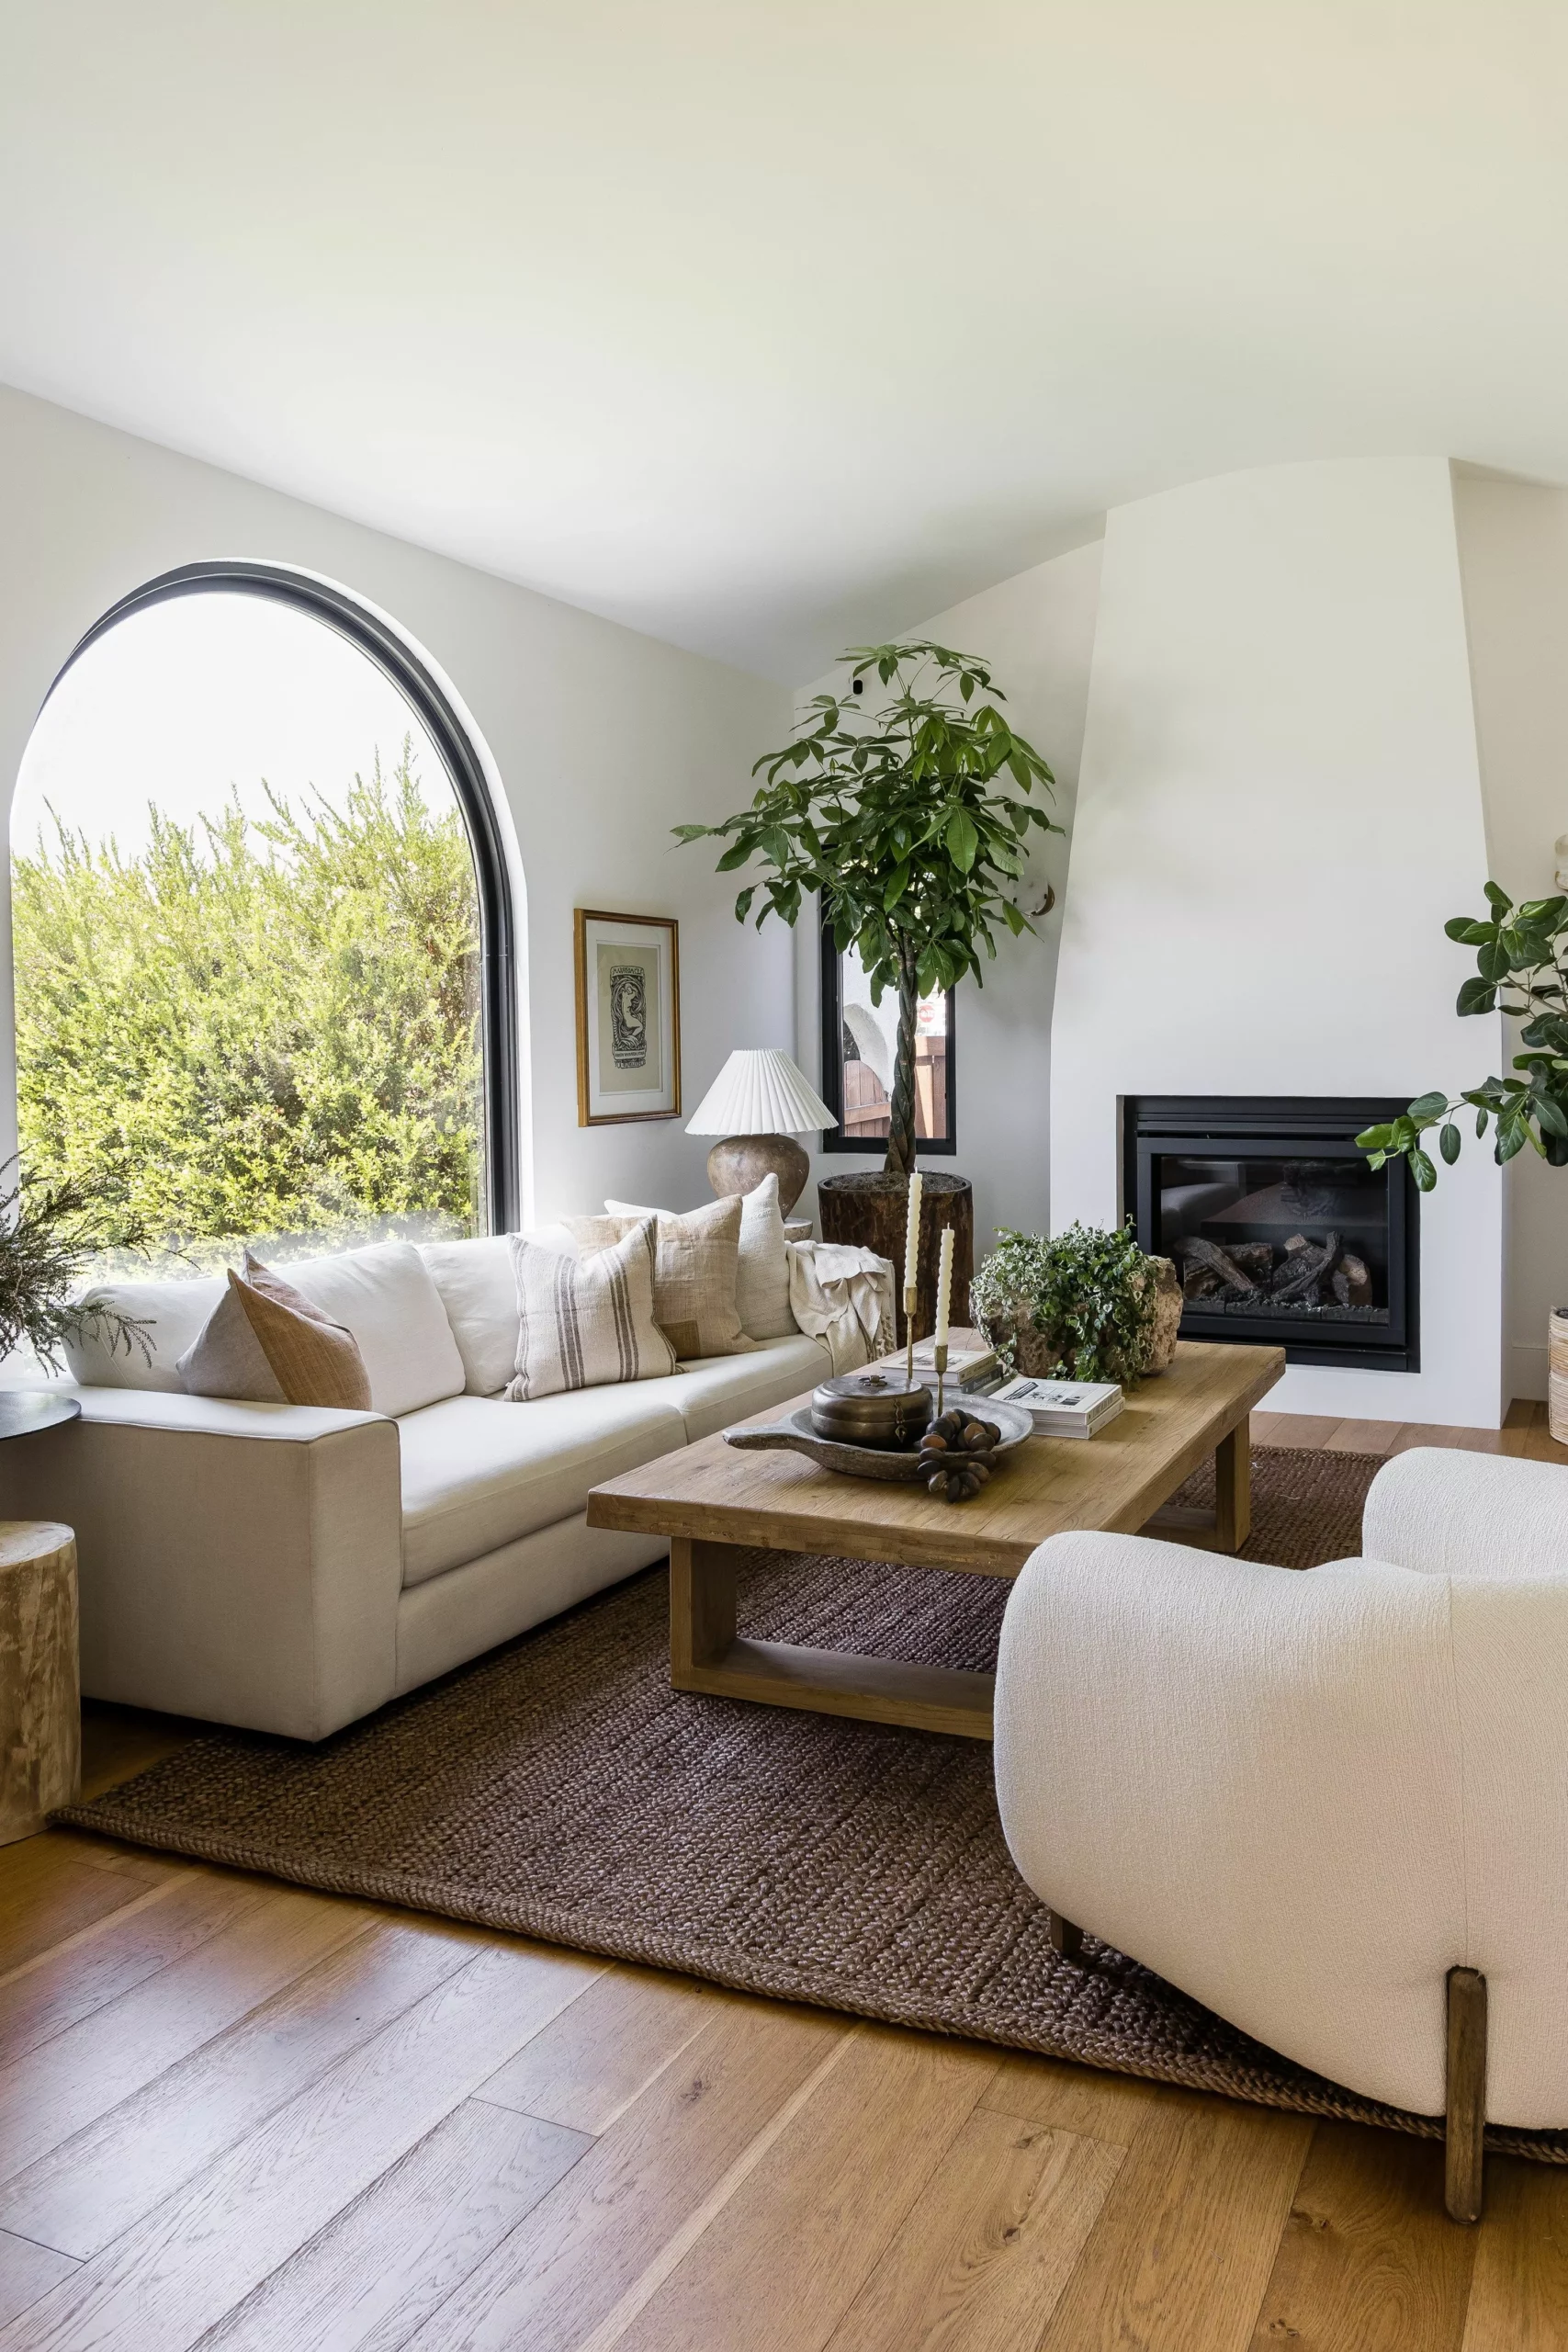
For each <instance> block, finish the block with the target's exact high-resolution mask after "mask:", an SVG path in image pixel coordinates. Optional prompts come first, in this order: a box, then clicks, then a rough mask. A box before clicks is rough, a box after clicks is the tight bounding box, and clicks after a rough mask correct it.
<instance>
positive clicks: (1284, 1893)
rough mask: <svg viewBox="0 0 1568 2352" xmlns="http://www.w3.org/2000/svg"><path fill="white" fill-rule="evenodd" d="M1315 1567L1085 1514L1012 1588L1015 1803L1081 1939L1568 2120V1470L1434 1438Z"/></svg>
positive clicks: (1394, 2063) (1449, 2113)
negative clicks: (1454, 1447) (1125, 1529)
mask: <svg viewBox="0 0 1568 2352" xmlns="http://www.w3.org/2000/svg"><path fill="white" fill-rule="evenodd" d="M1362 1542H1363V1545H1364V1556H1362V1557H1359V1558H1356V1559H1346V1560H1337V1561H1334V1562H1332V1563H1330V1564H1329V1565H1328V1566H1324V1567H1318V1568H1314V1569H1313V1570H1311V1572H1310V1573H1308V1574H1304V1575H1303V1574H1301V1573H1299V1572H1296V1571H1292V1570H1291V1569H1287V1568H1272V1567H1265V1566H1256V1565H1253V1564H1251V1563H1248V1562H1247V1561H1242V1560H1235V1559H1230V1558H1225V1557H1222V1556H1219V1555H1213V1554H1207V1553H1201V1552H1198V1551H1195V1550H1192V1549H1190V1548H1187V1547H1185V1546H1182V1545H1178V1544H1160V1543H1153V1542H1149V1541H1147V1540H1145V1538H1143V1537H1140V1536H1128V1535H1103V1534H1088V1533H1077V1534H1066V1535H1057V1536H1055V1537H1053V1538H1052V1539H1051V1541H1050V1542H1049V1543H1047V1544H1042V1545H1041V1547H1040V1548H1039V1550H1038V1551H1037V1552H1035V1553H1034V1554H1033V1555H1032V1557H1031V1559H1030V1560H1029V1561H1028V1563H1027V1564H1026V1565H1025V1566H1024V1569H1023V1571H1022V1573H1021V1576H1020V1577H1019V1578H1018V1581H1017V1583H1016V1585H1015V1586H1014V1588H1013V1591H1012V1594H1011V1597H1010V1601H1009V1605H1008V1611H1007V1617H1006V1622H1005V1623H1004V1626H1003V1631H1002V1641H1001V1655H1000V1658H999V1661H998V1676H997V1694H996V1772H997V1792H998V1802H999V1804H1000V1809H1001V1818H1002V1825H1003V1828H1004V1830H1005V1832H1006V1836H1007V1840H1008V1844H1009V1846H1010V1849H1011V1851H1012V1856H1013V1859H1014V1860H1015V1862H1016V1863H1017V1865H1018V1868H1019V1870H1020V1871H1021V1873H1022V1875H1023V1877H1024V1878H1025V1879H1026V1880H1027V1882H1028V1883H1029V1884H1030V1885H1031V1886H1032V1888H1033V1889H1034V1891H1035V1892H1036V1893H1037V1894H1039V1895H1040V1896H1041V1898H1042V1900H1043V1902H1044V1903H1046V1904H1047V1905H1049V1906H1050V1908H1051V1910H1052V1912H1053V1914H1054V1915H1055V1940H1056V1941H1057V1942H1058V1945H1059V1948H1061V1949H1064V1950H1066V1951H1073V1950H1075V1949H1076V1947H1077V1939H1078V1936H1079V1934H1080V1933H1081V1930H1082V1929H1084V1928H1088V1929H1089V1930H1090V1931H1091V1932H1092V1933H1093V1934H1094V1935H1096V1936H1098V1937H1103V1938H1104V1939H1106V1940H1107V1941H1108V1942H1110V1943H1111V1944H1114V1945H1115V1946H1117V1947H1118V1948H1119V1949H1120V1950H1122V1951H1126V1952H1128V1953H1131V1954H1133V1955H1134V1956H1135V1957H1136V1958H1137V1959H1138V1960H1140V1961H1142V1962H1145V1964H1146V1965H1147V1966H1148V1967H1150V1968H1152V1969H1154V1970H1156V1972H1157V1973H1159V1974H1160V1975H1162V1976H1164V1977H1166V1978H1168V1980H1169V1981H1170V1982H1171V1983H1172V1984H1174V1985H1179V1986H1180V1987H1181V1988H1182V1990H1183V1991H1185V1992H1187V1993H1189V1994H1190V1995H1191V1996H1192V1997H1193V1998H1194V1999H1196V2000H1199V2001H1201V2002H1203V2003H1204V2004H1205V2005H1206V2006H1207V2007H1210V2008H1213V2009H1214V2010H1216V2011H1218V2013H1219V2014H1220V2015H1221V2016H1222V2017H1224V2018H1228V2019H1230V2020H1231V2021H1232V2022H1233V2023H1234V2024H1235V2025H1237V2026H1239V2027H1241V2028H1242V2029H1243V2030H1245V2031H1247V2032H1248V2033H1250V2034H1253V2035H1255V2036H1256V2037H1257V2039H1258V2041H1263V2042H1265V2043H1267V2044H1269V2046H1270V2047H1271V2048H1273V2049H1276V2050H1279V2051H1280V2052H1284V2054H1285V2055H1287V2056H1288V2057H1291V2058H1293V2059H1295V2060H1296V2061H1297V2062H1298V2063H1299V2064H1303V2065H1304V2066H1310V2067H1313V2068H1314V2069H1315V2070H1316V2071H1318V2072H1319V2073H1321V2074H1324V2075H1327V2076H1329V2077H1330V2078H1331V2079H1332V2080H1334V2081H1336V2082H1338V2083H1342V2084H1344V2085H1345V2086H1347V2087H1348V2088H1350V2089H1352V2090H1356V2091H1359V2092H1360V2093H1362V2094H1363V2095H1364V2096H1366V2097H1369V2098H1377V2099H1382V2100H1386V2101H1388V2102H1390V2103H1391V2104H1393V2105H1394V2106H1398V2107H1404V2108H1406V2109H1414V2110H1415V2111H1416V2112H1417V2113H1420V2114H1423V2115H1439V2114H1440V2115H1444V2116H1445V2118H1446V2124H1447V2136H1448V2143H1449V2144H1448V2203H1449V2210H1450V2212H1451V2213H1453V2214H1454V2216H1455V2217H1456V2219H1461V2220H1473V2219H1474V2218H1475V2217H1476V2216H1477V2215H1478V2214H1479V2212H1480V2210H1481V2185H1482V2184H1481V2163H1482V2137H1483V2123H1484V2120H1485V2119H1486V2118H1488V2117H1489V2118H1491V2119H1492V2120H1494V2121H1496V2122H1502V2123H1506V2124H1510V2125H1513V2126H1516V2127H1521V2128H1526V2129H1550V2128H1558V2127H1562V2126H1568V1470H1562V1469H1558V1468H1555V1467H1553V1466H1551V1465H1550V1464H1543V1463H1534V1462H1522V1461H1513V1460H1506V1459H1498V1458H1496V1457H1494V1456H1490V1455H1481V1454H1471V1453H1459V1452H1448V1451H1442V1452H1439V1451H1436V1450H1430V1449H1427V1450H1419V1451H1415V1452H1411V1453H1404V1454H1401V1455H1399V1456H1396V1457H1395V1459H1394V1460H1393V1461H1392V1462H1390V1463H1389V1464H1386V1465H1385V1467H1384V1468H1383V1469H1382V1470H1381V1471H1380V1472H1379V1474H1378V1476H1377V1477H1376V1479H1375V1480H1374V1482H1373V1484H1372V1487H1371V1493H1370V1494H1369V1496H1368V1498H1367V1504H1366V1510H1365V1515H1364V1519H1363V1524H1362Z"/></svg>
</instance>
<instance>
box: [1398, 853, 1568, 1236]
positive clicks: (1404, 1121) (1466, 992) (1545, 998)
mask: <svg viewBox="0 0 1568 2352" xmlns="http://www.w3.org/2000/svg"><path fill="white" fill-rule="evenodd" d="M1486 899H1487V904H1488V907H1489V908H1490V910H1491V911H1490V913H1489V914H1487V915H1482V916H1472V915H1455V916H1453V918H1452V919H1451V920H1450V922H1447V923H1445V924H1444V926H1443V928H1444V930H1445V931H1446V932H1447V933H1448V935H1449V937H1450V939H1452V940H1456V941H1458V942H1459V943H1460V944H1461V945H1463V946H1466V947H1473V948H1474V949H1475V950H1476V959H1475V961H1476V976H1475V978H1473V979H1470V980H1466V981H1465V983H1464V986H1463V987H1462V988H1461V989H1460V992H1459V998H1458V1001H1457V1003H1456V1005H1455V1011H1456V1012H1461V1013H1466V1014H1471V1013H1485V1012H1506V1014H1507V1015H1508V1017H1509V1018H1510V1020H1514V1021H1522V1022H1523V1023H1524V1024H1525V1025H1524V1027H1523V1028H1522V1029H1521V1030H1520V1032H1519V1043H1520V1044H1521V1045H1522V1046H1524V1047H1525V1051H1524V1052H1523V1053H1522V1054H1516V1055H1515V1056H1514V1058H1513V1064H1512V1069H1513V1071H1514V1072H1515V1073H1516V1074H1515V1075H1512V1076H1509V1077H1507V1078H1486V1079H1483V1080H1482V1081H1481V1084H1480V1085H1479V1086H1472V1087H1469V1088H1467V1089H1466V1090H1465V1091H1464V1092H1463V1093H1462V1094H1456V1095H1453V1096H1450V1095H1447V1094H1443V1093H1439V1092H1433V1093H1430V1094H1421V1095H1417V1097H1416V1101H1415V1102H1414V1103H1412V1104H1411V1105H1410V1108H1409V1110H1408V1111H1406V1112H1405V1113H1404V1115H1403V1117H1401V1118H1397V1119H1393V1120H1390V1121H1389V1122H1388V1124H1387V1125H1383V1126H1377V1127H1368V1128H1366V1129H1365V1131H1364V1132H1363V1133H1362V1134H1360V1135H1359V1136H1357V1137H1356V1141H1357V1142H1358V1144H1359V1146H1360V1147H1361V1149H1362V1150H1363V1151H1365V1152H1367V1153H1368V1154H1370V1156H1371V1165H1372V1166H1373V1167H1374V1168H1381V1167H1382V1165H1383V1163H1384V1161H1385V1160H1389V1159H1400V1158H1401V1157H1403V1158H1404V1159H1408V1160H1409V1162H1410V1172H1411V1174H1412V1175H1413V1176H1414V1177H1415V1179H1416V1184H1417V1186H1418V1187H1419V1189H1420V1190H1421V1191H1422V1192H1423V1193H1429V1192H1430V1191H1431V1190H1432V1187H1433V1186H1434V1185H1435V1184H1436V1182H1437V1181H1438V1168H1437V1162H1436V1160H1434V1159H1433V1158H1432V1155H1431V1153H1430V1152H1429V1151H1428V1150H1427V1148H1426V1144H1425V1142H1424V1140H1423V1138H1424V1137H1426V1136H1429V1135H1430V1134H1431V1131H1432V1129H1433V1128H1434V1127H1435V1128H1436V1129H1437V1131H1438V1136H1437V1141H1438V1154H1439V1156H1440V1157H1441V1158H1442V1159H1443V1160H1444V1161H1446V1162H1447V1163H1448V1164H1449V1165H1450V1166H1451V1165H1452V1163H1453V1162H1454V1161H1455V1160H1456V1159H1458V1158H1459V1155H1460V1147H1461V1142H1462V1141H1463V1137H1462V1135H1461V1129H1460V1125H1459V1120H1458V1116H1457V1114H1459V1113H1460V1112H1461V1110H1462V1109H1464V1108H1465V1107H1466V1106H1468V1107H1469V1108H1470V1109H1472V1110H1473V1111H1474V1113H1475V1132H1476V1135H1477V1136H1483V1135H1484V1134H1485V1133H1486V1129H1487V1126H1488V1125H1489V1123H1492V1122H1495V1125H1496V1134H1495V1139H1494V1143H1493V1157H1494V1159H1495V1160H1496V1161H1497V1163H1498V1165H1499V1166H1501V1165H1502V1164H1503V1162H1504V1161H1506V1160H1509V1159H1513V1158H1514V1156H1515V1154H1516V1153H1517V1152H1520V1151H1522V1150H1523V1149H1524V1148H1525V1146H1526V1144H1527V1143H1528V1144H1529V1145H1531V1146H1532V1147H1533V1148H1534V1149H1535V1150H1536V1151H1538V1152H1539V1153H1540V1156H1541V1158H1542V1159H1546V1160H1549V1161H1550V1162H1551V1165H1552V1167H1553V1168H1563V1167H1568V896H1559V897H1557V898H1554V899H1526V900H1525V901H1524V902H1523V903H1522V904H1520V905H1517V906H1516V904H1515V903H1514V901H1513V899H1510V898H1509V896H1508V894H1507V892H1506V890H1505V889H1503V888H1501V887H1500V886H1499V885H1498V884H1497V883H1495V882H1488V883H1487V885H1486Z"/></svg>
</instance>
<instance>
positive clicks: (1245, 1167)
mask: <svg viewBox="0 0 1568 2352" xmlns="http://www.w3.org/2000/svg"><path fill="white" fill-rule="evenodd" d="M1408 1108H1409V1105H1408V1103H1406V1102H1403V1101H1401V1102H1394V1101H1393V1100H1385V1099H1384V1098H1382V1097H1381V1096H1376V1097H1374V1096H1360V1095H1355V1096H1337V1097H1332V1098H1330V1097H1325V1096H1321V1095H1312V1096H1303V1097H1291V1096H1280V1095H1213V1094H1209V1095H1181V1094H1136V1095H1127V1096H1124V1097H1123V1099H1122V1187H1123V1190H1122V1202H1123V1213H1124V1214H1127V1213H1130V1214H1131V1215H1132V1216H1133V1218H1134V1224H1135V1227H1136V1231H1137V1237H1138V1241H1139V1244H1140V1246H1141V1247H1142V1248H1143V1249H1145V1250H1150V1251H1152V1252H1154V1253H1155V1254H1156V1255H1158V1256H1160V1257H1165V1258H1171V1259H1174V1261H1175V1262H1176V1272H1177V1277H1178V1280H1179V1282H1180V1283H1181V1286H1182V1290H1183V1292H1184V1294H1185V1296H1186V1302H1187V1303H1186V1306H1185V1307H1184V1308H1183V1311H1182V1317H1181V1336H1182V1338H1183V1339H1184V1340H1249V1341H1252V1342H1253V1343H1256V1342H1258V1341H1259V1340H1267V1341H1270V1342H1272V1343H1273V1344H1274V1345H1276V1346H1280V1347H1283V1349H1284V1351H1285V1354H1286V1358H1287V1360H1288V1362H1290V1363H1322V1364H1353V1365H1359V1366H1360V1367H1362V1368H1363V1369H1366V1370H1372V1371H1378V1370H1381V1371H1384V1372H1416V1371H1418V1370H1419V1369H1420V1362H1421V1358H1420V1333H1419V1328H1418V1327H1419V1311H1420V1296H1421V1285H1420V1282H1419V1280H1418V1266H1417V1247H1418V1240H1419V1222H1418V1219H1419V1210H1420V1197H1421V1196H1420V1194H1419V1193H1417V1191H1416V1185H1415V1182H1414V1180H1413V1178H1412V1177H1411V1174H1410V1170H1409V1167H1408V1164H1407V1163H1406V1161H1405V1160H1404V1159H1403V1158H1401V1159H1392V1160H1389V1161H1388V1162H1386V1163H1385V1165H1384V1166H1383V1167H1382V1168H1381V1169H1378V1170H1373V1169H1371V1167H1370V1166H1369V1165H1368V1162H1367V1157H1366V1154H1365V1153H1364V1152H1362V1151H1359V1150H1358V1149H1357V1147H1356V1137H1357V1136H1358V1135H1359V1133H1360V1132H1361V1130H1362V1129H1363V1128H1365V1127H1371V1126H1379V1125H1383V1124H1384V1123H1385V1122H1386V1121H1388V1120H1390V1119H1393V1118H1397V1117H1399V1116H1400V1115H1401V1114H1402V1113H1404V1111H1406V1110H1407V1109H1408Z"/></svg>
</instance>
